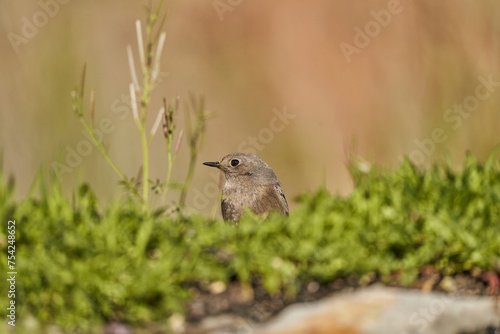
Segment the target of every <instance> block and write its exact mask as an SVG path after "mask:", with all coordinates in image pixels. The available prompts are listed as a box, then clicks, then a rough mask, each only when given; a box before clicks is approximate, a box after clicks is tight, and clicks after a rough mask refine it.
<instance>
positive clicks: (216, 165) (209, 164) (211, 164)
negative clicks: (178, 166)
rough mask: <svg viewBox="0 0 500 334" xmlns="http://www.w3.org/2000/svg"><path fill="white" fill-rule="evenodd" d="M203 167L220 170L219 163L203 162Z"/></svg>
mask: <svg viewBox="0 0 500 334" xmlns="http://www.w3.org/2000/svg"><path fill="white" fill-rule="evenodd" d="M203 164H204V165H205V166H209V167H216V168H220V162H218V161H216V162H204V163H203Z"/></svg>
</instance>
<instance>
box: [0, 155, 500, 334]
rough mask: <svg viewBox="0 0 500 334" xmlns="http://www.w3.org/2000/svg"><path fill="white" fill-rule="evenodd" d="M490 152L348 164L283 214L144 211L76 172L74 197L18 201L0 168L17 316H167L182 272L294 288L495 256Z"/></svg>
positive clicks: (141, 319)
mask: <svg viewBox="0 0 500 334" xmlns="http://www.w3.org/2000/svg"><path fill="white" fill-rule="evenodd" d="M498 161H499V160H498V159H497V156H496V153H493V154H492V155H491V157H490V158H489V159H488V161H487V162H486V163H485V164H481V163H480V162H478V161H477V160H476V159H475V158H474V157H472V156H470V155H469V156H468V157H467V159H466V162H465V164H464V167H463V168H462V169H461V170H460V171H458V172H454V171H452V170H451V168H449V167H447V166H436V167H434V168H432V169H431V170H428V171H421V170H419V169H418V168H416V167H415V166H413V165H412V164H411V163H410V162H409V161H404V162H403V163H402V164H401V166H400V167H399V168H397V169H396V170H395V171H386V170H381V169H377V168H372V169H371V170H368V171H367V170H366V169H363V170H361V169H357V168H356V165H355V164H352V166H351V173H352V175H353V179H354V180H355V189H354V190H353V192H352V193H351V194H350V195H349V196H348V197H345V198H344V197H340V196H337V195H332V194H330V193H328V192H327V191H326V190H324V189H320V190H319V191H317V192H316V193H313V194H304V195H302V196H300V197H299V198H298V202H299V206H298V208H297V209H296V210H294V211H293V212H292V213H291V214H290V216H289V217H283V216H280V215H275V214H272V215H270V216H269V217H268V218H267V219H266V220H262V219H260V218H259V217H255V216H253V215H246V216H245V217H244V218H243V219H242V221H241V222H240V224H239V225H238V226H237V227H235V226H233V225H231V224H227V223H224V222H222V221H213V220H209V219H206V218H203V217H200V216H193V217H190V218H189V219H181V218H178V219H171V218H169V217H162V216H156V217H155V216H152V217H147V218H145V217H144V216H143V213H142V209H141V207H140V205H138V204H136V203H134V202H132V201H126V200H121V201H115V202H113V203H111V204H109V205H108V206H107V208H106V209H104V210H102V211H101V210H99V209H98V207H97V199H96V197H95V196H94V194H93V193H92V190H91V189H90V187H89V186H87V185H83V186H81V187H80V189H78V191H77V193H76V195H75V198H74V199H73V200H72V201H68V200H66V199H65V198H64V197H63V196H62V194H61V191H60V188H59V186H58V185H57V184H55V185H53V186H51V187H48V186H46V187H45V188H44V189H45V190H44V191H42V194H41V195H40V196H39V197H38V199H35V198H31V197H30V198H26V199H23V200H20V201H17V202H15V201H14V200H13V190H12V188H13V187H12V185H11V184H8V183H7V182H6V181H5V179H4V178H3V177H0V216H1V219H2V222H3V223H2V224H1V227H0V245H1V250H2V254H4V255H5V254H7V245H8V244H7V230H6V222H7V220H8V219H13V218H14V219H16V223H17V224H16V238H17V239H16V269H17V272H18V281H17V283H16V284H17V286H16V288H17V291H16V303H17V305H19V306H20V307H19V308H18V309H17V312H18V314H17V315H18V319H23V316H24V315H26V316H27V314H28V313H29V314H32V315H34V316H35V317H36V318H37V319H38V320H39V321H40V322H41V323H52V324H57V325H59V326H61V327H63V328H65V329H66V330H72V329H75V328H81V329H82V330H84V331H85V330H89V329H90V328H92V326H95V325H98V324H100V323H104V322H106V321H109V320H120V321H124V322H127V323H130V324H132V325H141V324H146V323H151V322H164V321H165V319H166V318H167V317H168V316H169V315H170V314H172V313H173V312H183V311H184V305H185V303H186V301H188V300H189V298H190V295H189V290H188V288H189V287H188V286H187V284H186V282H193V281H197V282H203V283H208V282H212V281H225V282H227V281H229V280H231V279H234V277H236V278H237V279H238V280H240V281H242V282H245V283H248V282H250V280H251V279H252V278H253V277H257V278H259V279H260V281H261V282H262V283H263V285H264V287H265V288H266V289H267V290H268V291H269V292H270V293H273V292H276V291H280V290H283V291H285V292H286V293H288V294H293V293H295V292H296V291H297V290H298V289H299V288H300V287H301V286H302V285H303V284H304V283H307V282H309V281H310V280H316V281H318V282H331V281H332V280H334V279H336V278H339V277H346V276H355V277H358V278H359V279H361V280H363V279H366V277H367V276H366V275H370V276H371V275H373V274H375V275H377V276H378V277H379V278H380V279H381V280H382V281H384V282H391V280H394V274H395V273H398V274H399V275H396V276H397V277H399V278H398V279H399V282H398V283H399V284H403V285H405V284H411V283H412V282H413V281H414V280H415V278H416V277H417V275H418V271H419V268H421V267H422V266H424V265H428V264H432V265H434V266H436V267H437V268H438V269H439V270H441V271H442V272H443V273H446V274H453V273H457V272H463V271H467V270H470V269H471V268H473V267H479V268H481V269H483V270H490V269H491V268H492V266H493V264H494V263H495V262H496V263H498V261H500V238H499V237H498V236H499V235H500V224H499V222H500V169H499V164H498ZM6 262H7V261H0V270H1V271H2V272H7V271H8V270H7V267H6V266H7V263H6ZM363 277H364V278H363ZM6 293H7V292H6V290H5V286H4V285H2V291H1V294H2V295H3V296H5V295H6ZM0 307H1V308H6V307H7V299H6V298H0Z"/></svg>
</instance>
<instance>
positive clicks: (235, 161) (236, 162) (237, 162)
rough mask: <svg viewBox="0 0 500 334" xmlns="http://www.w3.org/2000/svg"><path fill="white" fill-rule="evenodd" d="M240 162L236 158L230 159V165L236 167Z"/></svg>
mask: <svg viewBox="0 0 500 334" xmlns="http://www.w3.org/2000/svg"><path fill="white" fill-rule="evenodd" d="M239 164H240V161H239V160H238V159H233V160H231V166H233V167H236V166H238V165H239Z"/></svg>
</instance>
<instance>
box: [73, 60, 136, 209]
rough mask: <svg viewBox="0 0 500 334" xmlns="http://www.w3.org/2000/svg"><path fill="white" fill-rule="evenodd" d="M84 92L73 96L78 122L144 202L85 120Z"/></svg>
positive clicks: (122, 178)
mask: <svg viewBox="0 0 500 334" xmlns="http://www.w3.org/2000/svg"><path fill="white" fill-rule="evenodd" d="M84 75H85V69H84V74H83V76H84ZM82 91H83V88H80V94H79V95H78V96H77V94H73V96H74V104H73V108H74V111H75V113H76V114H77V116H78V120H79V121H80V123H81V124H82V126H83V128H84V129H85V131H86V132H87V133H88V134H89V135H90V138H91V139H92V142H93V144H94V145H95V147H97V149H98V151H99V152H100V153H101V155H102V156H103V158H104V159H105V160H106V162H107V163H108V164H109V165H110V166H111V168H112V169H113V170H114V171H115V172H116V174H118V176H119V177H120V179H121V181H122V182H123V183H124V184H125V186H126V188H127V189H128V190H130V191H131V192H132V194H133V195H134V196H135V197H137V198H138V199H139V200H142V198H141V196H140V195H139V193H138V192H137V190H136V189H135V187H134V185H133V184H132V183H131V182H130V181H129V180H128V178H127V176H126V175H125V173H123V172H122V171H121V169H120V168H119V167H118V165H117V164H116V163H115V162H114V161H113V159H111V157H110V156H109V154H108V151H107V150H106V147H105V146H104V144H103V143H102V142H101V141H99V139H98V138H97V137H96V135H95V133H94V129H93V127H92V126H91V125H90V124H88V123H87V121H86V120H85V118H84V117H83V110H82V109H83V101H82V100H81V99H80V98H81V96H82V95H83V94H81V92H82ZM93 108H94V107H93V106H91V110H92V109H93Z"/></svg>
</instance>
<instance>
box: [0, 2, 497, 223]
mask: <svg viewBox="0 0 500 334" xmlns="http://www.w3.org/2000/svg"><path fill="white" fill-rule="evenodd" d="M148 3H149V2H147V1H131V0H119V1H118V0H99V1H97V0H88V1H76V0H72V1H68V0H64V1H63V0H59V1H56V0H41V1H38V2H37V1H14V0H4V1H2V2H1V3H0V20H1V25H0V35H1V38H0V59H1V61H0V73H1V77H0V131H1V132H0V133H1V137H0V138H1V142H0V147H1V149H2V150H3V157H4V168H5V170H6V171H7V173H12V174H13V175H14V176H15V177H16V180H17V185H18V196H23V195H25V194H26V192H27V190H28V189H29V186H30V184H31V182H32V180H33V177H34V175H35V173H36V172H37V171H38V170H39V169H40V168H41V167H42V168H45V169H46V170H52V167H51V166H52V163H53V162H54V161H61V162H64V159H65V158H66V157H67V154H68V152H69V151H68V147H69V149H75V150H76V149H77V147H78V145H79V143H81V142H82V141H84V140H86V137H85V135H84V134H83V132H82V130H83V129H82V127H81V125H80V124H79V122H78V121H77V119H76V117H75V116H74V115H73V113H72V110H71V97H70V91H71V90H72V89H73V88H74V87H75V86H76V84H77V83H78V81H79V76H80V72H81V69H82V65H83V64H84V63H85V62H86V63H87V85H86V92H87V99H88V92H89V91H90V89H91V88H93V89H94V90H95V91H96V99H97V113H96V120H97V121H99V120H100V119H103V118H108V119H111V121H112V124H113V127H114V130H113V131H112V132H111V133H108V134H105V137H104V140H105V142H106V144H107V146H108V147H109V150H110V152H111V155H112V156H113V157H114V158H115V159H116V160H117V162H118V164H119V165H120V166H125V167H124V168H123V169H124V170H125V171H126V172H127V173H128V174H129V175H130V176H134V175H136V173H137V170H138V168H139V167H140V164H141V150H140V142H139V135H138V132H137V130H136V128H135V125H134V123H133V120H132V117H131V113H130V108H129V107H128V105H127V103H126V102H125V101H126V96H127V95H128V84H129V82H130V74H129V70H128V63H127V57H126V46H127V44H131V45H132V47H133V50H134V52H135V56H136V59H137V53H136V49H137V44H136V37H135V20H136V19H141V20H142V21H144V18H145V13H144V10H143V5H144V4H148ZM166 7H167V8H168V19H167V22H166V25H165V30H166V32H167V41H166V45H165V48H164V53H163V57H162V62H161V65H162V69H161V71H162V75H161V82H160V84H159V86H158V89H157V90H156V91H155V95H154V96H153V112H152V114H151V115H150V119H149V121H150V124H152V123H153V121H154V117H155V114H156V111H157V110H158V108H159V107H160V105H161V98H162V97H163V96H166V97H167V98H168V99H170V98H172V97H173V96H175V95H177V94H178V95H180V96H181V97H183V98H185V97H187V93H188V91H192V92H195V93H197V94H203V95H204V96H205V99H206V105H207V108H208V110H209V111H210V112H211V113H213V115H214V116H215V117H214V118H212V119H211V120H210V121H209V122H208V127H207V135H206V138H205V145H204V148H203V149H202V152H201V156H200V161H199V166H198V168H197V170H196V172H195V177H194V183H193V187H192V192H191V195H190V197H188V205H191V206H192V208H193V211H194V212H201V213H203V214H208V213H209V212H210V210H211V208H212V206H213V203H214V201H215V198H216V195H215V194H214V193H213V185H214V184H216V179H217V173H215V174H213V173H214V172H216V171H214V170H210V169H208V168H206V167H203V166H202V165H201V162H203V161H214V160H218V159H220V158H221V157H222V156H224V155H225V154H227V153H230V152H234V151H238V150H245V151H248V152H251V153H254V152H256V153H257V154H258V155H259V156H260V157H261V158H263V159H264V160H265V161H266V162H268V163H269V165H271V166H272V167H273V168H274V170H275V171H276V173H277V175H278V177H279V178H280V180H281V182H282V184H283V188H284V191H285V193H286V195H287V197H288V198H289V200H290V201H291V202H293V201H292V199H293V198H294V197H295V196H296V195H298V194H300V193H302V192H304V191H311V190H315V189H317V188H318V187H319V186H321V185H326V187H327V188H328V189H329V190H330V191H332V192H337V191H338V192H340V193H343V194H346V193H348V192H349V189H351V186H352V185H351V181H350V179H349V176H348V173H347V169H346V166H345V163H346V159H347V156H348V155H349V154H350V152H353V151H354V152H355V153H356V154H357V155H359V156H361V157H363V158H364V159H366V160H368V161H370V162H373V163H376V164H380V165H384V166H388V167H393V166H395V165H397V164H398V163H399V161H400V159H401V157H402V156H404V155H410V157H411V158H412V159H413V160H414V161H415V163H417V164H419V165H422V166H428V165H431V164H432V163H433V162H435V161H440V160H443V159H444V158H445V156H446V155H449V157H451V160H452V161H453V162H454V163H456V164H457V163H460V162H461V161H463V158H464V153H465V151H467V150H469V151H471V152H472V153H474V154H475V155H477V156H478V157H479V158H481V159H484V158H485V157H486V156H487V155H488V153H489V152H490V151H491V150H492V148H493V147H495V145H497V143H498V141H499V137H500V136H499V132H500V131H499V129H500V127H499V125H500V123H499V121H500V114H499V111H500V108H499V107H500V66H499V64H500V43H499V39H500V3H499V2H498V1H495V0H485V1H481V2H472V1H439V2H436V1H431V0H428V1H409V0H402V1H400V2H399V1H395V0H390V1H367V2H355V1H327V0H318V1H313V2H306V1H290V0H288V1H263V0H260V1H237V0H232V1H229V0H216V1H178V0H177V1H174V0H172V1H167V2H166ZM35 23H36V25H35ZM37 25H38V27H37ZM30 26H31V29H30ZM26 36H29V37H26ZM478 94H479V95H478ZM454 106H455V109H454ZM461 106H463V107H461ZM460 108H462V109H461V110H462V111H460ZM278 115H280V116H278ZM178 122H179V127H180V126H182V122H183V117H182V116H179V119H178ZM187 156H188V155H187V146H186V143H185V142H184V143H183V145H182V147H181V154H180V157H179V159H178V162H177V164H176V169H175V171H174V178H176V179H182V178H183V177H184V175H185V174H186V166H187ZM151 164H152V168H151V178H152V179H156V178H160V179H163V178H164V175H165V169H166V154H165V152H164V141H163V138H162V135H161V134H160V133H158V134H157V136H156V137H155V139H154V140H153V143H152V146H151ZM71 169H72V171H71V172H67V173H64V175H63V180H62V181H63V186H64V189H65V191H66V193H67V194H68V196H70V195H71V192H72V191H73V190H74V189H75V186H76V185H77V184H78V183H80V182H82V181H88V182H90V183H91V184H92V185H93V186H94V187H95V189H96V191H97V192H98V194H99V196H100V198H101V199H102V201H105V200H107V199H109V198H111V197H112V196H113V194H114V193H117V192H119V191H121V190H120V188H119V187H118V186H117V184H116V182H117V180H118V179H117V177H116V175H115V174H114V173H113V171H112V170H111V168H109V167H108V165H107V164H106V162H105V161H104V160H103V159H102V157H101V156H100V155H99V153H98V152H97V150H96V149H95V148H94V149H93V150H92V153H91V154H90V155H88V156H85V157H83V158H82V161H81V162H79V163H78V164H77V166H76V167H75V168H71ZM211 173H212V174H211ZM196 196H198V198H195V197H196ZM291 206H292V208H293V203H292V205H291Z"/></svg>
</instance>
